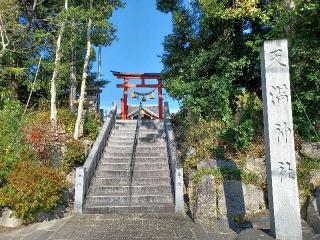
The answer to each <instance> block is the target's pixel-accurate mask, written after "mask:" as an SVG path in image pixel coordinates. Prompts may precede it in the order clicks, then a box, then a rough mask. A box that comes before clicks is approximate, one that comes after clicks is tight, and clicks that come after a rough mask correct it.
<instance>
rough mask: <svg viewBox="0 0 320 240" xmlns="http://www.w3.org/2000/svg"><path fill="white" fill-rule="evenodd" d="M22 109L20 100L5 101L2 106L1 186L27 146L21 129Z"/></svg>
mask: <svg viewBox="0 0 320 240" xmlns="http://www.w3.org/2000/svg"><path fill="white" fill-rule="evenodd" d="M22 111H23V109H22V106H21V104H20V103H19V102H18V101H5V102H4V103H3V106H1V107H0V123H1V124H0V136H1V137H0V186H1V185H2V184H3V183H4V181H5V177H6V176H7V175H8V174H9V173H10V171H11V170H12V168H13V165H14V163H16V162H17V161H19V157H20V154H21V152H22V151H23V150H24V148H25V146H24V144H23V143H22V138H23V134H22V132H21V131H20V127H21V125H23V121H22Z"/></svg>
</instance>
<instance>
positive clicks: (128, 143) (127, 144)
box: [106, 140, 167, 149]
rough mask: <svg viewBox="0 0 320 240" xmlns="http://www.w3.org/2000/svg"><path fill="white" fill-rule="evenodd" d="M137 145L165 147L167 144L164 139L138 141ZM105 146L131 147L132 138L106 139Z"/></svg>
mask: <svg viewBox="0 0 320 240" xmlns="http://www.w3.org/2000/svg"><path fill="white" fill-rule="evenodd" d="M137 146H138V147H153V146H155V147H165V148H166V147H167V144H166V142H165V141H158V142H151V143H147V142H138V145H137ZM106 147H127V148H131V149H132V147H133V140H132V141H108V144H107V145H106Z"/></svg>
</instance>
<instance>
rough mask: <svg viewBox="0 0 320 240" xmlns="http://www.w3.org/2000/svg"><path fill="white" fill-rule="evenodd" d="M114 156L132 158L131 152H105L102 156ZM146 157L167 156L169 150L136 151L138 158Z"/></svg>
mask: <svg viewBox="0 0 320 240" xmlns="http://www.w3.org/2000/svg"><path fill="white" fill-rule="evenodd" d="M110 157H111V158H112V157H130V158H131V152H106V153H104V154H103V156H102V158H110ZM145 157H154V158H156V157H160V158H165V157H167V152H166V151H165V152H164V151H161V152H139V151H137V152H136V158H145Z"/></svg>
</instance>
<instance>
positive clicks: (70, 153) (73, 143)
mask: <svg viewBox="0 0 320 240" xmlns="http://www.w3.org/2000/svg"><path fill="white" fill-rule="evenodd" d="M65 146H66V151H65V152H64V154H63V156H64V157H63V160H62V161H61V163H60V165H61V169H62V170H63V171H64V172H66V173H68V172H70V170H71V169H72V168H74V167H76V166H79V165H82V164H83V163H84V161H85V157H86V156H85V148H84V145H83V144H82V143H81V142H80V141H79V140H74V139H72V140H70V141H68V142H66V144H65Z"/></svg>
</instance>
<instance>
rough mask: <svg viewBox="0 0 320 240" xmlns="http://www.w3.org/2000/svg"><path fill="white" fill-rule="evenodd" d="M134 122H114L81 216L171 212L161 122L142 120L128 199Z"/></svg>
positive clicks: (170, 189)
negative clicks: (85, 214) (86, 214)
mask: <svg viewBox="0 0 320 240" xmlns="http://www.w3.org/2000/svg"><path fill="white" fill-rule="evenodd" d="M135 129H136V120H117V121H116V124H115V127H114V128H113V129H112V132H111V135H110V137H109V140H108V142H107V145H106V147H105V149H104V152H103V155H102V157H101V160H100V162H99V164H98V166H97V169H96V171H95V175H94V177H93V179H92V181H91V184H90V187H89V192H88V194H87V197H86V201H85V204H84V208H83V213H90V214H101V213H174V201H173V195H172V185H171V178H170V169H169V164H168V157H167V145H166V144H167V143H166V141H165V131H164V124H163V121H160V120H142V122H141V127H140V133H139V140H138V144H137V150H136V160H135V166H134V172H133V181H132V199H131V203H130V197H129V188H130V187H129V178H130V162H131V155H132V149H133V142H134V136H135Z"/></svg>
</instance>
